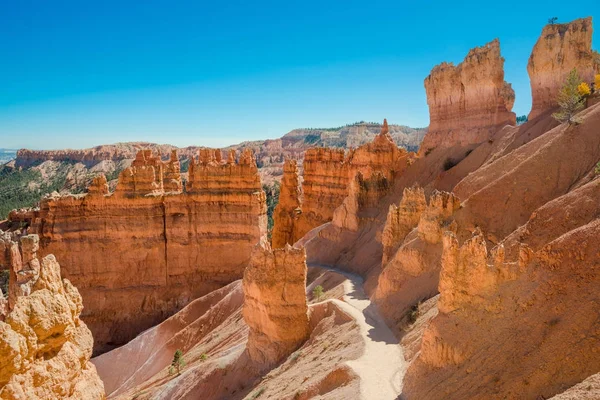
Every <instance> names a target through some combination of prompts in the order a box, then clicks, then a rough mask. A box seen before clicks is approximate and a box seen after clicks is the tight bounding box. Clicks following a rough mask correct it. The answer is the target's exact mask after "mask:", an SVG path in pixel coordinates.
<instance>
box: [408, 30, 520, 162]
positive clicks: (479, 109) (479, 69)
mask: <svg viewBox="0 0 600 400" xmlns="http://www.w3.org/2000/svg"><path fill="white" fill-rule="evenodd" d="M425 92H426V94H427V104H428V105H429V118H430V124H429V131H428V133H427V135H425V137H424V139H423V143H422V144H421V147H420V150H419V153H420V154H424V153H426V152H428V151H431V150H432V149H434V148H436V147H451V146H454V145H460V146H466V145H469V144H474V143H481V142H484V141H486V140H488V139H490V138H491V137H492V135H493V134H494V133H495V132H496V131H497V130H498V129H499V128H501V127H502V126H504V125H507V124H511V125H514V124H515V123H516V117H515V114H514V113H513V112H511V110H512V107H513V104H514V101H515V93H514V91H513V89H512V87H511V85H510V84H509V83H506V82H505V81H504V58H502V56H501V55H500V42H499V41H498V39H495V40H493V41H492V42H490V43H488V44H486V45H485V46H482V47H476V48H474V49H472V50H471V51H470V52H469V54H467V56H466V57H465V59H464V60H463V62H461V63H460V64H458V65H456V66H454V65H453V64H452V63H442V64H439V65H437V66H435V67H434V68H433V69H432V70H431V73H430V74H429V76H428V77H427V78H425Z"/></svg>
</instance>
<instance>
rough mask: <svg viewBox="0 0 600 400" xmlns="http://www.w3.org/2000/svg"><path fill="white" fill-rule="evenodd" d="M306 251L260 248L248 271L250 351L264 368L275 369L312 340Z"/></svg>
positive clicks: (246, 303)
mask: <svg viewBox="0 0 600 400" xmlns="http://www.w3.org/2000/svg"><path fill="white" fill-rule="evenodd" d="M306 271H307V269H306V252H305V250H304V248H302V249H297V248H293V247H291V246H289V245H286V247H285V248H283V249H274V250H272V249H271V248H270V246H269V245H268V243H261V244H259V245H257V246H256V247H255V249H254V251H253V253H252V258H251V259H250V263H249V264H248V267H247V268H246V270H245V272H244V278H243V288H244V296H245V298H244V311H243V315H244V320H245V321H246V323H247V324H248V326H249V327H250V332H249V334H248V343H247V345H246V350H247V352H248V354H249V357H250V360H251V361H252V362H253V363H254V365H256V366H257V367H258V368H261V369H263V368H264V369H268V368H269V367H273V366H274V365H275V364H277V363H278V362H279V361H281V360H282V359H283V358H285V357H286V356H288V355H290V354H291V353H292V352H293V351H294V350H296V349H297V348H298V347H300V345H301V344H302V343H303V342H304V341H305V340H306V339H307V338H308V335H309V324H308V304H307V301H306Z"/></svg>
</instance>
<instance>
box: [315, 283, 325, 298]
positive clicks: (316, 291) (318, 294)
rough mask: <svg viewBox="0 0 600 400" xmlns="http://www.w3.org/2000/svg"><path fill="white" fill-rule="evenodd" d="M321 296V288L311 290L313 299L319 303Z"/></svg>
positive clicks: (316, 287)
mask: <svg viewBox="0 0 600 400" xmlns="http://www.w3.org/2000/svg"><path fill="white" fill-rule="evenodd" d="M321 296H323V286H321V285H317V286H315V288H314V289H313V298H315V299H316V300H317V301H319V300H321Z"/></svg>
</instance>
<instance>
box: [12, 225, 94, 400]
mask: <svg viewBox="0 0 600 400" xmlns="http://www.w3.org/2000/svg"><path fill="white" fill-rule="evenodd" d="M38 242H39V238H38V237H37V235H28V236H23V237H21V242H20V248H19V244H18V243H15V242H11V243H10V246H11V255H10V258H11V271H12V270H14V269H17V268H19V271H17V272H18V273H19V275H27V276H28V277H29V278H30V279H29V280H28V281H27V282H26V283H23V282H22V281H21V282H18V281H16V280H13V279H11V281H10V286H11V290H10V292H11V293H13V294H14V293H18V295H17V296H16V297H12V298H11V299H10V302H11V311H10V312H8V313H2V310H0V316H1V317H0V399H6V400H9V399H10V400H16V399H31V400H35V399H40V400H42V399H43V400H47V399H48V400H52V399H73V400H75V399H90V400H94V399H104V398H105V396H104V386H103V384H102V381H101V380H100V377H99V376H98V374H97V373H96V368H95V367H94V366H93V365H92V364H91V363H90V362H89V361H90V357H91V355H92V346H93V338H92V334H91V332H90V330H89V329H88V328H87V326H86V325H85V324H84V323H83V321H81V319H80V318H79V316H80V314H81V311H82V308H83V305H82V301H81V296H80V295H79V292H78V291H77V289H76V288H75V287H74V286H73V285H72V284H71V283H70V282H69V281H68V280H67V279H61V271H60V266H59V265H58V262H57V261H56V258H55V257H54V256H53V255H48V256H46V257H44V258H42V259H41V260H40V259H38V258H37V253H36V251H37V243H38ZM32 271H34V272H32ZM4 311H6V310H4Z"/></svg>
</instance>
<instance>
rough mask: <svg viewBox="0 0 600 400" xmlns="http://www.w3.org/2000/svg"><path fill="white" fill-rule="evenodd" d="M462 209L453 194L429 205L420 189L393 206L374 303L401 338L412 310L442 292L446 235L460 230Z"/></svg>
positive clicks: (435, 198) (443, 194)
mask: <svg viewBox="0 0 600 400" xmlns="http://www.w3.org/2000/svg"><path fill="white" fill-rule="evenodd" d="M459 208H460V201H459V199H458V198H457V197H456V196H454V195H453V194H452V193H448V192H438V191H434V192H433V193H432V195H431V196H430V198H429V203H428V204H427V203H426V202H425V195H424V191H423V189H421V188H419V187H413V188H407V189H404V195H403V198H402V200H401V202H400V205H399V206H398V207H396V206H394V205H392V206H391V207H390V211H389V214H388V219H387V221H386V225H385V227H384V230H383V235H382V244H383V260H382V268H383V271H382V272H381V274H380V275H379V278H378V282H377V288H376V290H375V293H374V296H373V300H374V301H375V303H376V304H377V305H378V307H379V310H380V312H381V314H382V316H383V317H384V318H385V319H386V321H387V322H388V324H390V325H391V326H395V327H396V329H397V331H396V333H397V334H399V333H400V329H401V328H402V327H403V326H404V325H406V322H407V318H408V314H407V313H408V311H409V309H410V308H411V307H415V306H416V305H417V303H418V302H419V301H423V300H426V299H429V298H430V297H432V296H434V295H435V294H436V293H437V291H438V282H439V275H440V269H441V267H442V266H441V254H442V236H443V232H444V231H447V230H452V231H456V230H457V224H456V222H455V221H454V214H455V213H456V211H457V210H458V209H459Z"/></svg>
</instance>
